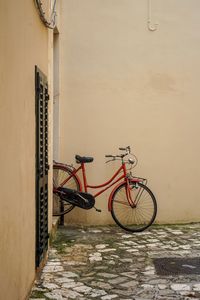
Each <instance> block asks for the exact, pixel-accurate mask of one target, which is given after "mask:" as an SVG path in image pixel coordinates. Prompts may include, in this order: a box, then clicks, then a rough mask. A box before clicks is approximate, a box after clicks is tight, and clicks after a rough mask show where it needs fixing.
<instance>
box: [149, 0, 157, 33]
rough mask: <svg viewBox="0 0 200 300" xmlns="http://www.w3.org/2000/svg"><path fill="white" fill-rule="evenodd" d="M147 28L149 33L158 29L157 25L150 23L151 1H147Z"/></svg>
mask: <svg viewBox="0 0 200 300" xmlns="http://www.w3.org/2000/svg"><path fill="white" fill-rule="evenodd" d="M147 26H148V29H149V30H150V31H155V30H157V29H158V23H157V22H156V23H154V24H153V23H152V3H151V0H148V21H147Z"/></svg>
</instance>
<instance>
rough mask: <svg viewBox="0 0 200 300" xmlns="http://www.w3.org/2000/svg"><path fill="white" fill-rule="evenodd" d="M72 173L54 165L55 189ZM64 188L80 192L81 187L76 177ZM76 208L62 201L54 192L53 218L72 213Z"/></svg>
mask: <svg viewBox="0 0 200 300" xmlns="http://www.w3.org/2000/svg"><path fill="white" fill-rule="evenodd" d="M71 174H72V171H71V170H70V169H68V168H66V167H65V166H60V165H54V166H53V188H54V189H56V188H58V187H60V186H61V185H62V183H63V182H64V180H66V179H67V178H68V177H70V175H71ZM62 187H64V188H69V189H73V190H77V191H80V185H79V182H78V180H77V178H76V177H75V176H72V177H71V178H70V179H69V180H68V181H67V182H66V183H65V184H64V185H62ZM74 207H75V206H74V205H72V204H70V203H68V202H66V201H64V200H62V199H60V197H59V196H58V195H57V194H56V193H55V192H54V193H53V216H61V215H64V214H66V213H68V212H70V211H71V210H72V209H73V208H74Z"/></svg>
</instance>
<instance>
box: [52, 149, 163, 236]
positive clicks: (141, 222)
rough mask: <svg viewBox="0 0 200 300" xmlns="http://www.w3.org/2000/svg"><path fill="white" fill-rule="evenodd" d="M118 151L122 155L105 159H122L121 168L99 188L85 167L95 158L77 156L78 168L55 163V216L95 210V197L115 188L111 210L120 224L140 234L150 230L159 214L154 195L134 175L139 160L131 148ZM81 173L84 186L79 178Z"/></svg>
mask: <svg viewBox="0 0 200 300" xmlns="http://www.w3.org/2000/svg"><path fill="white" fill-rule="evenodd" d="M119 150H121V151H123V153H122V154H119V155H106V156H105V157H106V158H110V159H109V160H108V161H107V162H110V161H114V160H120V161H121V166H120V167H119V169H118V170H117V171H116V172H115V174H114V175H113V176H112V177H111V178H110V179H109V180H108V181H107V182H105V183H103V184H100V185H90V184H88V182H87V176H86V169H85V164H86V163H91V162H92V161H93V157H82V156H79V155H76V156H75V158H76V162H77V163H78V164H80V166H79V167H78V168H74V167H73V166H69V165H66V164H61V163H57V162H54V166H53V215H54V216H62V215H64V214H66V213H68V212H70V211H71V210H72V209H73V208H74V207H75V206H78V207H81V208H83V209H90V208H92V207H94V208H95V206H94V205H95V198H96V197H97V196H99V195H101V194H102V193H103V192H105V191H106V190H107V189H109V188H110V187H112V186H114V188H113V190H112V191H111V193H110V196H109V199H108V210H109V211H110V212H111V215H112V217H113V219H114V221H115V222H116V223H117V225H119V226H120V227H121V228H123V229H125V230H127V231H131V232H140V231H143V230H145V229H146V228H147V227H149V226H150V225H151V224H152V223H153V222H154V220H155V217H156V214H157V203H156V199H155V196H154V195H153V193H152V192H151V190H150V189H149V188H148V187H147V186H146V183H147V180H146V179H144V178H139V177H134V176H133V175H132V173H131V169H132V168H133V167H134V166H135V165H136V164H137V158H136V156H135V155H132V154H131V149H130V146H128V147H126V148H119ZM131 155H132V157H134V159H133V158H132V157H131ZM128 167H129V168H128ZM79 171H82V178H83V186H82V182H81V180H80V178H79V177H78V175H77V173H78V172H79ZM88 189H100V190H99V191H98V192H97V193H96V194H93V195H92V194H90V193H88ZM95 209H96V210H97V211H98V212H100V210H99V209H97V208H95Z"/></svg>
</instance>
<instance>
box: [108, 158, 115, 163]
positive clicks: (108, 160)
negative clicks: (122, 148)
mask: <svg viewBox="0 0 200 300" xmlns="http://www.w3.org/2000/svg"><path fill="white" fill-rule="evenodd" d="M113 160H115V158H113V159H109V160H107V161H106V164H107V163H109V162H110V161H113Z"/></svg>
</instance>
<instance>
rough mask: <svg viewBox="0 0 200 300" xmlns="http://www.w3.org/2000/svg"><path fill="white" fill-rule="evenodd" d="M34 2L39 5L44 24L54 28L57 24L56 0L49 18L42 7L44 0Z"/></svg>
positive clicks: (38, 8)
mask: <svg viewBox="0 0 200 300" xmlns="http://www.w3.org/2000/svg"><path fill="white" fill-rule="evenodd" d="M34 2H35V5H36V7H37V10H38V13H39V16H40V19H41V21H42V22H43V24H44V25H45V26H46V27H48V28H50V29H54V28H55V25H56V0H54V3H53V7H52V11H51V15H50V18H49V20H48V19H47V17H46V16H45V12H44V10H43V8H42V1H41V0H34Z"/></svg>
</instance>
